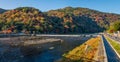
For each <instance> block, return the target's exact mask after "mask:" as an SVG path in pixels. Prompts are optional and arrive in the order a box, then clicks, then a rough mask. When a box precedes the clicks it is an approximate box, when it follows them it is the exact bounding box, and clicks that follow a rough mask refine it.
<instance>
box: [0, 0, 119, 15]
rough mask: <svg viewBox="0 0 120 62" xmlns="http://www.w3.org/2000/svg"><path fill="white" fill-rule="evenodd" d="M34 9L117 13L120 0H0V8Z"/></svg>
mask: <svg viewBox="0 0 120 62" xmlns="http://www.w3.org/2000/svg"><path fill="white" fill-rule="evenodd" d="M24 6H28V7H35V8H38V9H40V10H41V11H48V10H51V9H58V8H64V7H67V6H72V7H85V8H90V9H95V10H99V11H102V12H110V13H119V14H120V0H0V8H3V9H15V8H17V7H24Z"/></svg>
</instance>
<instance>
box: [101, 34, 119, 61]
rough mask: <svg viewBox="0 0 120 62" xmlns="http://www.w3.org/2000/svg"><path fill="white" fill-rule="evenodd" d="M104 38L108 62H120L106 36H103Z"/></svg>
mask: <svg viewBox="0 0 120 62" xmlns="http://www.w3.org/2000/svg"><path fill="white" fill-rule="evenodd" d="M102 38H103V42H104V45H105V49H106V54H107V58H108V62H120V58H119V57H118V56H117V54H116V53H115V51H114V50H113V49H112V47H111V46H110V45H109V43H108V41H107V40H106V39H105V37H104V36H102Z"/></svg>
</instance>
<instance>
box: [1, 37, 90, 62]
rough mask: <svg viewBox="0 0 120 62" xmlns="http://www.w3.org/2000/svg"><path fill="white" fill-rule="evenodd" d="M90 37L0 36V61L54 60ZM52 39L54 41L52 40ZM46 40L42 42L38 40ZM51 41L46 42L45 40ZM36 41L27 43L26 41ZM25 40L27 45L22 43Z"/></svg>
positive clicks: (34, 61) (40, 61) (38, 61)
mask: <svg viewBox="0 0 120 62" xmlns="http://www.w3.org/2000/svg"><path fill="white" fill-rule="evenodd" d="M89 38H91V37H28V38H27V37H26V38H25V37H11V38H0V62H54V61H56V60H58V59H60V58H61V57H62V54H63V53H66V52H68V51H69V50H71V49H73V48H74V47H76V46H78V45H80V44H82V43H84V42H85V41H86V40H88V39H89ZM50 39H52V40H53V41H54V42H52V41H51V40H50ZM41 40H42V41H43V40H46V41H45V42H43V43H40V41H41ZM49 40H50V41H51V42H47V41H49ZM31 41H32V42H37V43H34V44H31V43H30V44H28V42H31ZM25 42H27V43H26V44H28V45H23V44H24V43H25Z"/></svg>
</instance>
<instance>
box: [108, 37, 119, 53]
mask: <svg viewBox="0 0 120 62" xmlns="http://www.w3.org/2000/svg"><path fill="white" fill-rule="evenodd" d="M106 39H107V40H108V41H109V42H110V44H111V45H112V46H113V48H114V49H115V50H116V51H117V52H118V53H119V55H120V44H119V43H118V42H117V41H113V40H112V39H110V38H108V37H106Z"/></svg>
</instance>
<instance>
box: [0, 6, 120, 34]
mask: <svg viewBox="0 0 120 62" xmlns="http://www.w3.org/2000/svg"><path fill="white" fill-rule="evenodd" d="M119 19H120V15H117V14H110V13H104V12H99V11H96V10H91V9H87V8H80V7H79V8H72V7H66V8H63V9H57V10H50V11H48V12H41V11H40V10H38V9H36V8H32V7H19V8H16V9H13V10H9V11H6V12H4V13H2V14H0V30H1V31H3V32H4V31H10V32H13V33H19V32H25V33H33V32H35V33H42V34H44V33H46V34H64V33H66V34H75V33H95V32H102V31H104V30H105V29H107V28H109V25H110V23H112V22H114V21H117V20H119Z"/></svg>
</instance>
